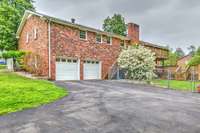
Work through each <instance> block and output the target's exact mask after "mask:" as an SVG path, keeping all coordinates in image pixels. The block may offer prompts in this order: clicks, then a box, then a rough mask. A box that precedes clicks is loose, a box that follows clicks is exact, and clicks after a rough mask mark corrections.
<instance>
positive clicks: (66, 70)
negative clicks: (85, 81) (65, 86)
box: [56, 59, 79, 80]
mask: <svg viewBox="0 0 200 133" xmlns="http://www.w3.org/2000/svg"><path fill="white" fill-rule="evenodd" d="M78 68H79V63H78V62H77V61H76V63H74V62H67V59H66V62H58V61H57V62H56V80H79V70H78Z"/></svg>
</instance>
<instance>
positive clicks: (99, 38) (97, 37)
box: [96, 34, 102, 43]
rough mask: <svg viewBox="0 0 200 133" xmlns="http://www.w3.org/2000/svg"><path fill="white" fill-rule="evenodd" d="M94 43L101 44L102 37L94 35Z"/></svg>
mask: <svg viewBox="0 0 200 133" xmlns="http://www.w3.org/2000/svg"><path fill="white" fill-rule="evenodd" d="M96 42H97V43H101V42H102V36H101V35H99V34H97V35H96Z"/></svg>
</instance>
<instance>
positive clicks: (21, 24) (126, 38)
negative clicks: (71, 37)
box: [16, 10, 169, 50]
mask: <svg viewBox="0 0 200 133" xmlns="http://www.w3.org/2000/svg"><path fill="white" fill-rule="evenodd" d="M31 15H35V16H38V17H41V18H43V19H46V20H48V21H51V22H55V23H58V24H62V25H67V26H69V27H74V28H77V29H80V30H87V31H91V32H95V33H97V34H103V35H107V36H110V37H115V38H119V39H122V40H131V39H130V38H129V37H127V36H121V35H118V34H114V33H110V32H105V31H102V30H98V29H95V28H91V27H87V26H83V25H80V24H77V23H72V22H69V21H66V20H63V19H59V18H56V17H52V16H49V15H46V14H42V13H38V12H33V11H29V10H26V11H25V13H24V15H23V17H22V20H21V23H20V25H19V28H18V30H17V33H16V37H17V38H19V36H20V33H21V31H22V29H23V26H24V25H25V23H26V20H27V19H28V18H29V17H30V16H31ZM139 44H141V45H144V46H150V47H156V48H160V49H164V50H169V49H168V48H166V47H164V46H159V45H156V44H152V43H148V42H144V41H140V42H139Z"/></svg>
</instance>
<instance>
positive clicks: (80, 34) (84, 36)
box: [79, 30, 87, 40]
mask: <svg viewBox="0 0 200 133" xmlns="http://www.w3.org/2000/svg"><path fill="white" fill-rule="evenodd" d="M86 34H87V33H86V31H83V30H80V32H79V37H80V39H85V40H86V39H87V35H86Z"/></svg>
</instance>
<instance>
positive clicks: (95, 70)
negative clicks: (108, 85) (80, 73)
mask: <svg viewBox="0 0 200 133" xmlns="http://www.w3.org/2000/svg"><path fill="white" fill-rule="evenodd" d="M100 72H101V70H100V64H99V62H97V63H92V62H90V63H88V62H85V63H84V79H85V80H87V79H101V76H100Z"/></svg>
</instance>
